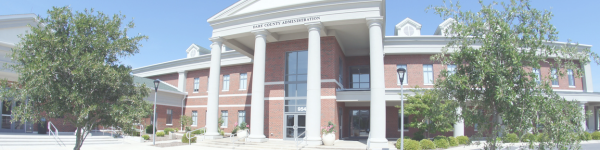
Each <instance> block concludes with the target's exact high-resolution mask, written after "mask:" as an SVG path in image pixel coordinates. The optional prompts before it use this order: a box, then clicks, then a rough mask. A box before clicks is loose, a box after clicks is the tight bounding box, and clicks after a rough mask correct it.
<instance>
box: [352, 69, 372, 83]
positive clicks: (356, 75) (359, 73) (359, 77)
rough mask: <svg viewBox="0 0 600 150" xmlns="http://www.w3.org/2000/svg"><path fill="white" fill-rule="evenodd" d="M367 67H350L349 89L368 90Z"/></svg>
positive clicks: (368, 71) (368, 70) (368, 72)
mask: <svg viewBox="0 0 600 150" xmlns="http://www.w3.org/2000/svg"><path fill="white" fill-rule="evenodd" d="M370 73H371V71H370V69H369V66H352V67H350V88H354V89H368V88H370V87H369V86H370V85H369V83H370V79H369V78H370V75H369V74H370Z"/></svg>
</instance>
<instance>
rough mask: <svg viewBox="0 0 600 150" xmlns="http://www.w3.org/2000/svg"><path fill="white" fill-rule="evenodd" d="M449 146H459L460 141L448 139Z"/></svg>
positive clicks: (453, 138)
mask: <svg viewBox="0 0 600 150" xmlns="http://www.w3.org/2000/svg"><path fill="white" fill-rule="evenodd" d="M448 144H450V146H458V139H456V138H455V137H448Z"/></svg>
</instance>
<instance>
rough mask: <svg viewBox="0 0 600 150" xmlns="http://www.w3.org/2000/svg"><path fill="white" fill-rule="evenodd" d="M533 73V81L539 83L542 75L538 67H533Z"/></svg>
mask: <svg viewBox="0 0 600 150" xmlns="http://www.w3.org/2000/svg"><path fill="white" fill-rule="evenodd" d="M533 73H534V74H535V82H536V83H537V84H541V83H542V75H541V73H540V69H535V68H533Z"/></svg>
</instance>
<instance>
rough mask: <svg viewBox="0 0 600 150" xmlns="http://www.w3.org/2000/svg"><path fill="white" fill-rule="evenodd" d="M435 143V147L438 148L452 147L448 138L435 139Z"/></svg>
mask: <svg viewBox="0 0 600 150" xmlns="http://www.w3.org/2000/svg"><path fill="white" fill-rule="evenodd" d="M433 143H434V144H435V147H438V148H448V147H450V144H449V143H448V140H446V138H437V137H436V139H434V140H433Z"/></svg>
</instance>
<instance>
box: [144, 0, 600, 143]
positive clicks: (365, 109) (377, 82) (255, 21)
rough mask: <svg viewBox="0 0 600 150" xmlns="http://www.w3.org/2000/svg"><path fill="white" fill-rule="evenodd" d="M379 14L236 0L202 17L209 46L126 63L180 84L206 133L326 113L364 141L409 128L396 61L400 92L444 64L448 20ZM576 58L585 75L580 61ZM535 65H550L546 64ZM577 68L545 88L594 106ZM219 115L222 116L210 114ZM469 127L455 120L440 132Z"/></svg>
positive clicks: (285, 124) (312, 120)
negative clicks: (390, 27)
mask: <svg viewBox="0 0 600 150" xmlns="http://www.w3.org/2000/svg"><path fill="white" fill-rule="evenodd" d="M382 14H385V1H362V0H358V1H318V2H317V1H311V2H287V1H286V2H285V3H284V2H272V1H253V0H248V1H239V2H237V3H235V4H233V5H232V6H230V7H228V8H226V9H225V10H223V11H221V12H219V13H217V14H216V15H214V16H213V17H211V18H210V19H208V23H209V24H210V25H211V26H212V27H213V36H212V37H211V38H210V39H209V40H211V41H212V42H213V43H212V44H211V46H210V49H211V50H210V51H208V50H206V49H203V48H201V47H199V46H197V45H192V46H190V48H188V49H187V50H186V52H187V58H184V59H179V60H173V61H169V62H164V63H159V64H155V65H150V66H145V67H141V68H136V69H134V70H133V73H134V75H137V76H141V77H146V78H151V79H160V80H162V81H164V82H166V83H168V84H170V85H172V86H174V87H177V88H178V90H179V91H180V92H184V93H187V98H185V100H184V101H185V102H184V103H185V104H184V110H183V111H184V114H185V115H188V116H192V117H193V118H194V120H195V121H194V125H192V127H193V128H201V127H206V128H207V133H206V137H207V138H219V136H218V133H217V129H218V128H221V129H223V130H224V131H225V132H231V131H232V130H233V128H234V127H235V126H236V125H238V124H240V123H241V122H247V123H249V125H250V136H249V141H250V142H263V141H266V140H267V139H283V140H287V139H293V138H294V137H296V136H298V135H300V134H301V133H303V132H305V136H307V141H308V143H309V144H320V143H321V137H320V136H321V133H320V127H321V126H324V125H326V124H327V122H329V121H331V122H333V123H334V124H336V125H338V128H337V130H338V131H336V139H339V138H367V137H368V136H370V139H371V144H372V146H373V147H385V146H386V145H387V138H398V137H399V136H400V133H401V132H405V135H407V136H411V135H412V134H413V133H414V132H416V129H408V128H407V129H400V125H399V123H400V121H399V120H400V117H402V116H401V115H400V114H398V112H399V111H398V108H396V107H394V106H397V105H400V102H401V99H400V96H399V94H398V93H400V82H399V81H398V76H397V72H396V69H398V68H406V69H407V72H408V73H407V75H406V79H405V82H404V88H405V89H406V93H408V94H411V92H408V89H411V88H414V87H416V86H419V87H423V88H431V87H433V80H434V79H435V78H437V77H438V75H439V74H440V71H441V70H444V69H452V67H453V66H452V65H448V66H445V65H442V64H441V63H439V62H435V61H431V60H430V56H431V55H434V54H437V53H440V52H441V48H442V47H443V46H445V45H446V43H447V42H448V39H447V38H446V36H445V35H443V32H442V31H444V30H445V29H446V28H447V27H448V26H449V24H451V23H452V22H453V20H452V19H448V20H446V21H444V22H442V23H441V24H440V25H439V27H438V28H437V30H436V32H435V33H434V34H433V35H421V32H420V29H421V25H420V24H419V23H418V22H416V21H414V20H412V19H409V18H407V19H405V20H404V21H402V22H400V23H398V24H397V25H396V26H395V29H396V32H395V33H396V34H395V35H394V36H384V35H383V33H384V30H385V28H384V27H383V26H384V25H385V23H386V21H385V19H384V18H385V16H383V15H382ZM554 43H558V44H565V43H560V42H554ZM589 47H591V46H590V45H580V47H579V48H589ZM209 53H210V54H209ZM583 67H584V68H583V69H582V70H584V71H585V77H591V69H590V66H589V64H587V65H585V66H583ZM538 72H539V73H540V75H541V76H549V75H551V70H550V68H549V67H548V66H547V65H545V66H544V67H542V68H540V69H539V71H538ZM585 77H584V78H576V77H573V76H567V77H564V78H560V79H558V80H557V82H556V84H555V85H554V87H553V88H554V89H556V91H558V92H559V94H561V95H563V96H564V97H566V98H569V99H571V98H576V99H578V100H579V101H580V104H581V106H582V109H584V110H588V109H590V110H592V108H594V109H596V108H597V107H598V106H597V105H598V104H597V103H594V102H592V101H593V99H594V98H597V97H598V95H597V94H594V93H591V92H592V84H591V83H592V82H591V78H585ZM588 101H589V102H588ZM594 112H596V111H595V110H594ZM219 117H222V118H223V119H224V120H225V123H223V124H218V123H217V120H218V118H219ZM408 117H410V116H406V118H408ZM596 118H597V117H596ZM405 120H408V119H405ZM595 121H597V119H594V118H588V120H587V124H588V127H590V128H588V129H590V130H596V129H597V126H598V125H597V124H594V122H595ZM236 123H237V124H236ZM405 123H408V122H407V121H405ZM593 127H595V128H593ZM159 129H160V128H159ZM475 132H476V131H475V130H474V128H473V127H470V126H465V125H464V123H457V124H456V125H455V130H454V131H453V132H448V133H444V134H445V135H448V136H451V135H453V136H459V135H473V134H474V133H475Z"/></svg>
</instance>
